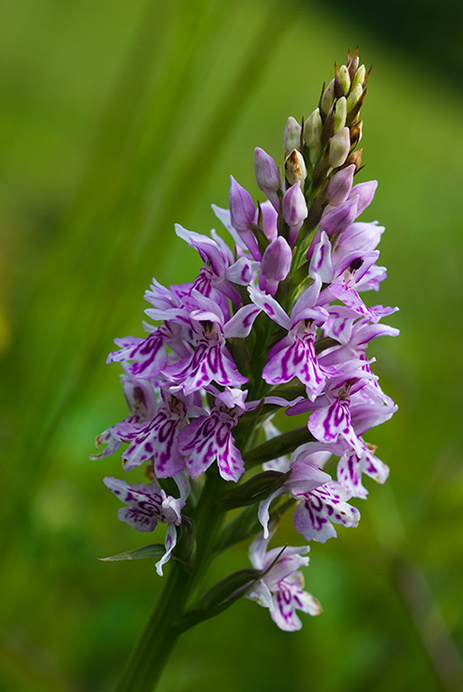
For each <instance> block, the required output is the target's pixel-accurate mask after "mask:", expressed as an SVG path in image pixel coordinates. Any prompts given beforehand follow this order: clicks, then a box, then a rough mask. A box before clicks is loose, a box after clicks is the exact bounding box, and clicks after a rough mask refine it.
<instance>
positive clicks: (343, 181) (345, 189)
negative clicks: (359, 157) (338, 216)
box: [326, 165, 355, 207]
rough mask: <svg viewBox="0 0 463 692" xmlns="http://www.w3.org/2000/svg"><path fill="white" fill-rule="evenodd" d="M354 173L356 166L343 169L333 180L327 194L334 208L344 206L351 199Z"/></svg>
mask: <svg viewBox="0 0 463 692" xmlns="http://www.w3.org/2000/svg"><path fill="white" fill-rule="evenodd" d="M354 173H355V166H354V165H350V166H347V168H342V169H341V170H340V171H338V172H337V173H335V175H334V176H333V177H332V178H331V180H330V182H329V185H328V189H327V191H326V194H327V197H328V199H329V201H330V204H332V205H333V207H337V206H338V205H339V204H342V203H343V202H345V201H346V199H347V198H348V197H349V193H350V191H351V189H352V182H353V180H354Z"/></svg>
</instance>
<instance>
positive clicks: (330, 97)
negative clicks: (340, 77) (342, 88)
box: [320, 79, 334, 115]
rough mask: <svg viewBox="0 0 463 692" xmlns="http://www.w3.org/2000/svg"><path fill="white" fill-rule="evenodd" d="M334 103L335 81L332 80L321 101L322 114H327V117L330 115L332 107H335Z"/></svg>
mask: <svg viewBox="0 0 463 692" xmlns="http://www.w3.org/2000/svg"><path fill="white" fill-rule="evenodd" d="M333 101H334V79H332V80H331V82H330V83H329V84H328V86H327V87H326V89H325V91H324V92H323V94H322V97H321V99H320V107H321V109H322V112H323V113H325V115H326V114H327V113H328V111H329V110H330V108H331V106H332V105H333Z"/></svg>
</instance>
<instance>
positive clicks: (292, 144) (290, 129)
mask: <svg viewBox="0 0 463 692" xmlns="http://www.w3.org/2000/svg"><path fill="white" fill-rule="evenodd" d="M301 132H302V127H301V126H300V125H299V123H298V122H297V120H296V119H295V118H293V117H292V116H289V118H288V120H287V121H286V125H285V129H284V131H283V146H284V149H285V156H287V155H288V154H289V152H290V151H292V150H293V149H298V150H299V149H300V148H301Z"/></svg>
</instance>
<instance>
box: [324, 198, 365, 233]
mask: <svg viewBox="0 0 463 692" xmlns="http://www.w3.org/2000/svg"><path fill="white" fill-rule="evenodd" d="M358 200H359V198H358V197H357V196H355V197H353V198H352V199H348V200H347V201H346V202H343V204H340V205H339V207H335V208H334V209H330V210H329V211H326V212H325V213H324V214H323V216H322V218H321V220H320V230H322V231H325V233H327V234H328V235H334V234H335V233H338V232H339V231H341V230H342V229H343V228H347V226H350V225H351V223H352V222H353V221H354V219H355V218H356V217H357V216H358V213H357V208H358Z"/></svg>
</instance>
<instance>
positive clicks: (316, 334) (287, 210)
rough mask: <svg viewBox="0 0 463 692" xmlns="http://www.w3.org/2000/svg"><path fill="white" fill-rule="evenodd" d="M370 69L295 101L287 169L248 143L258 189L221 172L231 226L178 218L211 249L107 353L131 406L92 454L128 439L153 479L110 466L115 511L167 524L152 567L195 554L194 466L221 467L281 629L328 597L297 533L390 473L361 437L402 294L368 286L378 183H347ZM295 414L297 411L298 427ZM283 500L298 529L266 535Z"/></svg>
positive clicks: (150, 296) (222, 541) (343, 514)
mask: <svg viewBox="0 0 463 692" xmlns="http://www.w3.org/2000/svg"><path fill="white" fill-rule="evenodd" d="M368 75H369V72H367V71H366V70H365V66H364V65H360V64H359V58H358V52H357V51H356V52H355V53H354V54H353V55H351V54H350V53H349V55H348V61H347V64H346V65H343V66H342V67H340V68H339V69H338V68H337V66H335V78H334V79H333V80H332V81H331V82H330V83H329V84H328V86H327V87H326V88H325V85H324V86H323V89H322V94H321V98H320V101H319V105H318V107H317V108H316V109H315V110H314V111H313V113H312V114H311V115H310V116H309V117H308V118H307V120H305V121H303V122H302V123H301V124H300V123H299V122H297V121H296V120H295V119H294V118H292V117H290V118H289V119H288V121H287V123H286V127H285V129H284V155H285V159H284V170H283V173H282V172H281V171H280V169H279V168H278V167H277V165H276V163H275V161H274V160H273V158H272V157H271V156H269V155H268V154H267V153H266V152H264V151H263V150H262V149H260V148H257V149H256V150H255V159H254V166H255V175H256V179H257V185H258V187H259V189H260V190H261V191H262V193H263V195H264V196H265V199H264V200H263V201H262V202H259V203H257V204H255V203H254V201H253V199H252V197H251V195H250V194H249V193H248V192H247V191H246V190H245V189H244V188H243V187H241V185H240V184H239V183H238V182H237V181H236V180H235V179H234V178H233V177H231V184H230V194H229V209H221V208H218V207H216V206H213V210H214V212H215V215H216V216H217V218H218V219H219V220H220V222H221V223H222V224H223V226H224V227H225V229H226V230H227V231H228V234H229V239H228V240H229V242H228V243H226V242H225V241H224V240H223V238H222V237H221V236H220V235H219V234H218V233H216V231H214V230H213V231H211V233H210V235H201V234H199V233H195V232H193V231H188V230H186V229H185V228H183V227H182V226H180V225H176V233H177V235H178V236H179V237H180V238H182V239H183V240H185V241H186V242H187V243H188V244H189V245H190V246H192V247H193V248H194V249H195V250H196V251H197V252H198V253H199V255H200V257H201V259H202V261H203V266H202V267H201V269H200V271H199V274H198V276H197V277H196V278H195V279H194V280H193V281H192V282H189V283H185V284H180V285H174V286H171V287H170V288H165V287H163V286H162V285H161V284H159V283H158V282H157V281H156V280H155V279H153V283H152V285H151V287H150V289H149V290H148V291H147V292H146V294H145V298H146V300H147V301H148V303H149V304H150V307H149V308H148V309H147V310H146V311H145V312H146V314H147V316H148V317H149V318H150V319H151V320H152V323H144V327H145V329H146V331H147V333H148V335H147V336H145V337H143V338H137V337H133V336H130V337H126V338H122V339H116V344H117V345H118V347H119V350H118V351H115V352H113V353H111V354H110V355H109V357H108V362H114V361H118V362H121V363H122V366H123V368H124V373H125V374H124V375H123V376H122V385H123V390H124V394H125V398H126V400H127V403H128V406H129V409H130V414H129V416H128V417H127V418H125V419H124V420H123V421H121V422H119V423H117V424H116V425H114V426H112V427H110V428H109V429H108V430H106V431H105V432H103V433H102V434H101V435H99V436H98V437H97V444H98V445H99V444H105V445H106V448H105V449H104V451H102V452H101V453H100V454H99V455H97V456H99V457H102V456H107V455H109V454H112V453H113V452H115V451H116V450H117V449H119V447H120V446H121V444H123V443H126V444H127V446H126V448H125V450H124V451H123V453H122V462H123V467H124V469H125V470H126V471H130V470H132V469H134V468H135V467H138V466H140V465H141V464H144V463H146V466H147V469H148V476H149V479H150V482H149V483H137V484H130V483H128V482H125V481H122V480H117V479H115V478H106V479H105V483H106V485H107V486H108V488H109V489H110V490H111V491H112V492H113V493H114V494H115V495H117V496H118V498H119V499H120V500H121V501H122V502H123V503H124V505H125V506H124V507H123V508H121V509H120V510H119V518H120V519H121V520H122V521H125V522H127V523H128V524H130V525H131V526H133V527H134V528H136V529H138V530H139V531H153V530H154V529H155V527H156V525H157V524H158V523H163V524H166V525H167V531H166V538H165V545H163V546H160V547H159V546H158V548H157V553H153V554H157V555H158V557H159V558H160V559H159V560H158V562H157V565H156V568H157V571H158V573H159V574H160V575H162V572H163V566H164V565H165V563H166V562H167V561H168V560H169V559H170V558H171V557H176V556H177V559H179V560H183V561H184V562H185V563H188V560H189V556H191V555H192V554H194V549H195V548H194V543H195V529H194V519H195V512H196V511H197V507H198V504H199V503H200V502H201V492H202V489H203V486H204V478H203V476H204V475H206V476H207V475H211V474H216V475H217V473H218V474H219V475H220V476H221V478H222V479H223V481H224V482H223V483H222V485H221V486H220V487H221V490H220V492H221V493H222V495H220V497H218V498H217V502H216V506H217V511H218V512H224V513H225V512H226V511H228V510H229V509H236V508H237V507H241V508H243V509H241V515H238V516H239V517H241V520H240V521H239V520H237V518H236V516H235V518H234V519H232V520H230V521H229V523H228V524H225V526H224V528H223V533H222V537H221V538H220V537H219V538H218V539H217V541H218V542H217V546H216V547H217V550H216V552H219V551H220V549H222V548H225V547H227V546H228V545H231V544H233V543H236V542H238V541H240V540H243V539H244V538H248V537H254V540H253V542H252V544H251V547H250V561H251V564H252V567H253V569H252V570H248V572H249V575H250V576H249V579H248V581H247V582H245V584H242V587H243V588H242V593H243V595H246V597H248V598H251V599H253V600H255V601H257V602H258V603H260V604H261V605H263V606H266V607H268V608H269V609H270V613H271V615H272V618H273V619H274V621H275V622H276V623H277V625H278V626H279V627H280V628H282V629H284V630H295V629H299V628H300V627H301V622H300V620H299V618H298V616H297V615H296V610H302V611H303V612H306V613H309V614H311V615H315V614H317V613H318V612H320V610H321V609H320V605H319V603H318V601H317V600H316V599H315V598H313V597H312V596H311V595H310V594H308V593H307V592H305V591H304V589H303V580H302V575H301V573H300V571H299V570H300V568H301V567H303V566H306V565H307V564H308V557H307V556H306V553H307V552H308V550H309V547H308V545H307V543H308V542H310V541H319V542H321V543H324V542H325V541H326V540H327V539H328V538H331V537H334V536H336V530H335V528H334V524H340V525H342V526H346V527H354V526H356V525H357V524H358V521H359V518H360V514H359V511H358V509H357V508H355V507H354V506H352V505H351V504H349V500H351V499H352V498H361V499H364V498H366V496H367V490H366V488H365V487H364V485H363V476H364V475H367V476H369V477H371V478H373V479H375V480H376V481H378V482H379V483H383V482H384V481H385V480H386V478H387V475H388V468H387V466H385V464H384V463H383V462H382V461H380V460H379V459H378V458H377V457H376V456H375V447H374V446H373V445H371V444H369V443H368V442H367V441H365V439H364V437H363V436H364V434H365V433H367V432H368V431H369V430H370V428H372V427H374V426H376V425H378V424H380V423H382V422H384V421H386V420H388V419H389V418H390V417H391V416H392V414H393V413H394V412H395V410H396V408H397V407H396V406H395V405H394V403H393V401H392V400H391V399H390V398H389V397H388V396H387V395H386V394H384V393H383V391H382V390H381V388H380V386H379V383H378V377H377V376H376V375H375V374H374V373H373V370H372V367H371V365H372V363H373V362H374V358H373V359H372V358H367V355H366V349H367V346H368V344H369V343H370V341H372V340H373V339H374V338H376V337H378V336H383V335H390V336H394V335H396V334H397V333H398V331H397V330H396V329H394V328H392V327H389V326H386V325H384V324H382V323H381V320H382V318H383V317H385V316H387V315H390V314H391V313H393V312H394V311H395V309H392V308H387V307H386V308H385V307H383V306H381V305H375V306H373V307H368V306H367V305H366V304H365V303H364V301H363V299H362V297H361V294H362V293H363V292H364V291H368V290H374V291H377V290H378V289H379V284H380V282H381V281H382V280H383V279H384V278H385V276H386V270H385V268H384V267H380V266H378V265H377V260H378V256H379V252H378V250H377V249H376V248H377V245H378V243H379V240H380V236H381V234H382V232H383V231H384V228H383V227H382V226H380V225H378V223H377V222H365V221H357V220H356V219H357V218H358V217H359V216H360V214H361V213H362V212H363V211H364V210H365V209H366V208H367V207H368V205H369V204H370V202H371V201H372V199H373V196H374V193H375V190H376V186H377V183H376V182H375V181H371V182H364V183H359V184H355V185H354V176H355V175H356V173H357V172H358V171H359V170H360V168H361V153H362V150H358V149H357V145H358V142H359V141H360V139H361V134H362V121H360V120H359V113H360V108H361V106H362V103H363V100H364V97H365V94H366V82H367V79H368ZM281 412H284V413H285V414H286V416H288V418H286V419H285V416H284V414H283V415H282V413H281ZM296 414H304V416H305V417H304V423H303V425H300V426H298V427H296V428H291V425H290V424H291V422H292V419H291V418H290V417H291V416H293V415H296ZM299 420H300V419H299ZM275 422H277V426H279V427H281V428H283V429H284V431H283V432H281V431H280V430H279V429H278V427H277V426H276V425H275ZM328 469H329V470H330V473H328ZM330 474H332V475H330ZM172 481H174V482H172ZM234 484H236V485H234ZM291 510H294V524H295V527H296V529H297V531H298V532H299V533H300V534H301V535H302V536H303V538H304V539H305V543H306V544H305V545H304V546H300V547H296V548H293V547H287V546H286V547H280V548H272V549H268V543H269V541H270V539H271V537H272V535H273V534H274V533H275V531H276V528H277V524H278V520H279V518H280V517H281V516H282V515H283V514H284V513H285V512H289V511H291ZM235 515H236V512H235ZM182 532H183V533H185V535H188V540H183V541H181V540H180V538H181V537H182V535H183V533H182ZM182 546H183V547H182ZM184 546H187V548H185V547H184ZM192 546H193V547H192ZM230 583H231V584H232V585H233V583H234V582H233V580H232V581H231V582H230ZM240 583H241V582H240ZM235 587H236V584H235ZM244 587H245V588H244ZM235 592H236V589H235ZM235 592H234V593H235Z"/></svg>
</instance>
